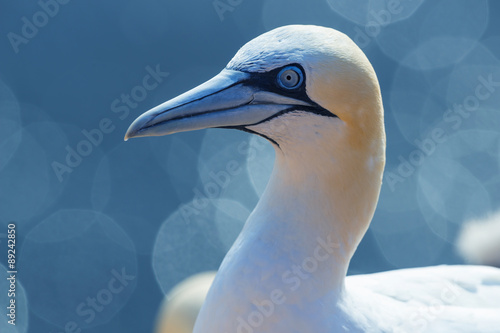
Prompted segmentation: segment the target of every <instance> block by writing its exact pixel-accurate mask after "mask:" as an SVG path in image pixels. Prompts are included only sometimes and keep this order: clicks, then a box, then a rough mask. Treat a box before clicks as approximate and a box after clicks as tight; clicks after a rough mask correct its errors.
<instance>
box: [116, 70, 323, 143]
mask: <svg viewBox="0 0 500 333" xmlns="http://www.w3.org/2000/svg"><path fill="white" fill-rule="evenodd" d="M261 81H262V80H261V78H260V77H258V76H256V75H255V73H254V74H252V73H245V72H240V71H234V70H228V69H224V70H223V71H222V72H220V73H219V74H218V75H217V76H215V77H213V78H212V79H210V80H209V81H207V82H205V83H203V84H201V85H199V86H198V87H196V88H194V89H192V90H189V91H188V92H185V93H184V94H182V95H180V96H177V97H175V98H173V99H171V100H169V101H167V102H165V103H163V104H161V105H158V106H157V107H154V108H152V109H151V110H149V111H147V112H145V113H143V114H142V115H141V116H139V117H138V118H137V119H136V120H135V121H134V122H133V123H132V124H131V125H130V127H129V128H128V130H127V133H126V134H125V140H128V139H130V138H136V137H141V136H161V135H167V134H173V133H178V132H185V131H193V130H198V129H203V128H238V129H245V127H246V126H251V125H256V124H259V123H261V122H264V121H266V120H269V119H271V118H273V117H275V116H278V115H280V114H282V112H284V111H289V110H291V109H294V108H295V109H296V106H297V105H301V106H305V107H313V105H312V104H310V103H308V102H307V101H303V100H299V99H295V98H292V97H287V96H284V95H281V94H279V93H276V92H272V91H267V90H266V89H263V88H262V87H261V84H260V83H261ZM264 85H265V84H264Z"/></svg>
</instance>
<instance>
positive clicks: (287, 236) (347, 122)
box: [125, 25, 500, 333]
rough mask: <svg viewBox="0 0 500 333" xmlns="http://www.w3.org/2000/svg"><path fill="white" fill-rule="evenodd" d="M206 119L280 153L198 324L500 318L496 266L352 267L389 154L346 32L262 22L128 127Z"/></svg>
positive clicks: (335, 327)
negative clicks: (221, 62)
mask: <svg viewBox="0 0 500 333" xmlns="http://www.w3.org/2000/svg"><path fill="white" fill-rule="evenodd" d="M203 128H235V129H240V130H243V131H247V132H251V133H255V134H258V135H260V136H263V137H265V138H267V139H268V140H269V142H271V144H272V145H273V146H274V148H275V151H276V159H275V165H274V169H273V173H272V175H271V179H270V181H269V183H268V185H267V188H266V190H265V192H264V193H263V195H262V197H261V198H260V201H259V202H258V204H257V206H256V208H255V210H254V211H253V212H252V214H251V215H250V217H249V218H248V220H247V221H246V223H245V226H244V228H243V230H242V232H241V233H240V235H239V237H238V238H237V239H236V241H235V243H234V244H233V246H232V248H231V249H230V250H229V252H228V254H227V255H226V257H225V258H224V260H223V262H222V264H221V266H220V268H219V271H218V273H217V275H216V277H215V279H214V282H213V284H212V287H211V289H210V291H209V293H208V295H207V298H206V300H205V303H204V304H203V307H202V309H201V311H200V314H199V316H198V318H197V321H196V325H195V328H194V332H196V333H202V332H203V333H234V332H237V333H257V332H259V333H264V332H265V333H271V332H273V333H281V332H283V333H292V332H322V333H323V332H328V333H332V332H408V333H414V332H439V333H443V332H474V333H477V332H482V333H485V332H499V330H500V270H498V269H496V268H492V267H482V266H438V267H428V268H418V269H405V270H396V271H392V272H384V273H377V274H370V275H358V276H349V277H347V278H346V272H347V267H348V264H349V261H350V259H351V257H352V255H353V253H354V251H355V250H356V247H357V246H358V244H359V242H360V241H361V238H362V237H363V235H364V233H365V232H366V230H367V228H368V226H369V223H370V221H371V219H372V216H373V213H374V210H375V207H376V204H377V201H378V196H379V192H380V188H381V183H382V174H383V169H384V164H385V130H384V115H383V106H382V99H381V94H380V88H379V84H378V80H377V77H376V75H375V72H374V70H373V68H372V66H371V64H370V62H369V61H368V59H367V58H366V56H365V55H364V54H363V52H362V51H361V50H360V49H359V48H358V47H357V46H356V45H355V44H354V42H352V41H351V40H350V39H349V38H348V37H347V36H346V35H344V34H342V33H340V32H338V31H336V30H333V29H330V28H324V27H318V26H302V25H292V26H285V27H281V28H277V29H275V30H272V31H270V32H267V33H264V34H263V35H261V36H259V37H257V38H255V39H253V40H252V41H250V42H248V43H247V44H245V45H244V46H243V47H242V48H241V49H240V50H239V51H238V52H237V53H236V55H235V56H234V58H233V59H232V60H231V61H230V62H229V63H228V65H227V66H226V68H225V69H224V70H222V72H220V73H219V74H218V75H217V76H215V77H214V78H212V79H211V80H209V81H207V82H206V83H203V84H201V85H200V86H198V87H196V88H194V89H192V90H190V91H188V92H186V93H184V94H182V95H180V96H178V97H176V98H174V99H172V100H170V101H167V102H165V103H163V104H161V105H159V106H157V107H155V108H153V109H151V110H150V111H148V112H146V113H144V114H143V115H141V116H139V117H138V118H137V119H136V120H135V121H134V122H133V123H132V124H131V125H130V127H129V129H128V131H127V133H126V135H125V139H129V138H133V137H143V136H159V135H166V134H172V133H176V132H183V131H190V130H197V129H203ZM402 223H404V222H402Z"/></svg>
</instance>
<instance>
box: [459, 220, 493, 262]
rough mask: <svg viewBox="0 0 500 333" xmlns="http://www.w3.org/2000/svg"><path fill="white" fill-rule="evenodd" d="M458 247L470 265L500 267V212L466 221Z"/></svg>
mask: <svg viewBox="0 0 500 333" xmlns="http://www.w3.org/2000/svg"><path fill="white" fill-rule="evenodd" d="M457 247H458V251H459V253H460V254H461V255H462V256H463V257H464V259H465V260H466V261H468V262H469V263H473V264H478V265H491V266H496V267H500V212H496V213H493V214H490V215H488V216H486V217H484V218H478V219H472V220H469V221H466V222H465V223H464V224H463V226H462V230H461V232H460V235H459V237H458V239H457Z"/></svg>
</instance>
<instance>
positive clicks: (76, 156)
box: [0, 0, 500, 333]
mask: <svg viewBox="0 0 500 333" xmlns="http://www.w3.org/2000/svg"><path fill="white" fill-rule="evenodd" d="M499 15H500V2H498V1H486V0H476V1H466V0H438V1H422V0H389V1H386V0H309V1H305V0H304V1H298V0H252V1H249V0H217V1H213V0H205V1H201V0H193V1H185V2H181V1H175V2H174V1H168V2H167V1H157V0H142V1H139V0H125V1H108V2H102V1H92V0H90V1H85V2H83V1H69V0H58V1H56V0H41V1H39V2H36V1H7V0H0V36H1V39H0V59H1V64H0V248H1V252H0V304H1V306H0V308H2V309H5V306H6V304H7V303H6V302H7V301H8V300H7V296H6V291H7V289H8V286H7V282H6V279H5V277H6V275H7V273H6V271H7V268H6V267H7V256H6V253H7V247H6V244H7V242H6V240H7V238H6V233H7V224H8V223H10V222H15V223H16V224H17V261H18V271H19V273H18V286H17V294H16V299H17V325H16V326H12V325H8V324H7V323H6V321H5V315H4V314H3V313H2V314H1V317H0V318H1V319H0V331H1V332H2V333H10V332H21V333H24V332H47V333H49V332H51V333H56V332H58V333H59V332H79V330H81V331H82V332H149V331H151V330H152V329H153V325H154V320H155V316H156V312H157V308H158V306H159V304H160V302H161V300H162V297H163V295H164V293H166V292H168V291H169V290H170V289H171V288H172V286H173V285H174V284H176V283H177V282H179V281H180V280H182V279H183V278H185V277H187V276H189V275H191V274H193V273H196V272H199V271H204V270H211V269H216V268H217V267H218V265H219V263H220V262H221V260H222V258H223V257H224V254H225V253H226V251H227V250H228V248H229V247H230V245H231V243H232V241H233V240H234V238H235V237H236V235H237V234H238V232H239V230H240V229H241V227H242V225H243V223H244V221H245V219H246V217H247V216H248V214H249V212H250V211H251V210H252V209H253V207H254V205H255V203H256V202H257V200H258V197H259V195H260V193H261V192H262V189H263V187H264V186H265V184H266V181H267V178H268V177H269V172H270V170H271V167H272V163H273V158H274V152H273V150H272V148H271V146H270V145H269V144H267V143H266V142H264V141H262V139H260V138H252V137H251V136H250V135H248V134H246V133H240V132H236V131H229V130H204V131H199V132H192V133H181V134H177V135H174V136H168V137H160V138H146V139H135V140H131V141H129V142H123V135H124V133H125V131H126V129H127V127H128V126H129V124H130V123H131V122H132V121H133V120H134V119H135V118H136V116H138V115H139V114H141V113H143V112H144V111H146V110H148V109H149V108H151V107H153V106H155V105H157V104H159V103H161V102H163V101H165V100H167V99H169V98H171V97H174V96H176V95H177V94H179V93H181V92H184V91H185V90H187V89H189V88H191V87H193V86H195V85H197V84H199V83H202V82H204V81H205V80H207V79H209V78H210V77H212V76H213V75H215V74H217V73H218V72H219V71H220V70H221V69H222V68H223V67H224V66H225V65H226V63H227V62H228V61H229V60H230V59H231V57H232V56H233V55H234V53H235V52H236V51H237V50H238V48H239V47H240V46H242V45H243V44H244V43H245V42H247V41H249V40H250V39H252V38H254V37H256V36H258V35H260V34H261V33H263V32H265V31H268V30H270V29H272V28H275V27H278V26H282V25H286V24H293V23H302V24H316V25H323V26H328V27H332V28H335V29H338V30H340V31H342V32H344V33H346V34H347V35H349V36H350V37H351V38H353V39H354V40H355V41H356V43H358V45H359V46H360V47H361V48H362V49H363V51H364V52H365V53H366V54H367V56H368V58H369V59H370V60H371V62H372V64H373V65H374V67H375V70H376V72H377V74H378V77H379V80H380V84H381V87H382V93H383V98H384V106H385V115H386V129H387V140H388V149H387V166H386V172H385V175H384V176H385V180H384V186H383V189H382V193H381V198H380V203H379V205H378V209H377V212H376V214H375V217H374V220H373V222H372V225H371V227H370V229H369V231H368V233H367V235H366V237H365V238H364V240H363V242H362V243H361V245H360V247H359V249H358V251H357V253H356V255H355V257H354V258H353V260H352V263H351V266H350V270H349V273H350V274H358V273H367V272H376V271H381V270H388V269H394V268H404V267H414V266H423V265H435V264H456V263H462V260H461V258H459V257H458V256H457V254H456V251H455V246H454V241H455V239H456V235H457V232H458V230H459V228H460V225H461V224H462V223H463V222H464V221H465V220H467V219H469V218H474V217H481V216H483V215H485V214H488V213H490V212H492V211H495V210H497V209H498V208H500V172H499V167H500V154H499V153H500V21H499V20H498V17H499ZM228 167H229V168H231V170H236V171H235V172H233V173H231V174H230V173H229V172H228ZM3 311H5V310H2V312H3Z"/></svg>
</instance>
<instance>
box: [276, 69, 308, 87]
mask: <svg viewBox="0 0 500 333" xmlns="http://www.w3.org/2000/svg"><path fill="white" fill-rule="evenodd" d="M276 79H277V81H278V84H279V85H280V87H281V88H284V89H287V90H291V89H295V88H298V87H300V85H301V84H302V82H303V81H304V74H303V73H302V70H301V69H300V68H299V67H297V66H286V67H284V68H283V69H282V70H281V71H280V72H279V73H278V76H277V78H276Z"/></svg>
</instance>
